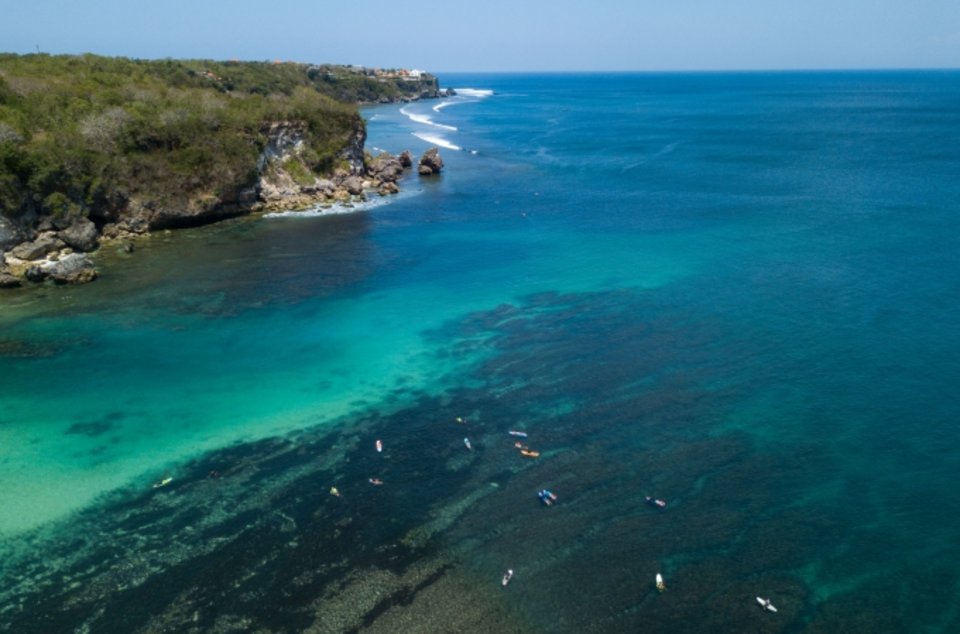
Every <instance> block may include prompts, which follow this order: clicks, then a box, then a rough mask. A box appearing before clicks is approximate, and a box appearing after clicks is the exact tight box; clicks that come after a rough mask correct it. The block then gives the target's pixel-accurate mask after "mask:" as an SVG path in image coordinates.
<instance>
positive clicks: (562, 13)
mask: <svg viewBox="0 0 960 634" xmlns="http://www.w3.org/2000/svg"><path fill="white" fill-rule="evenodd" d="M0 51H3V52H13V53H34V52H37V51H41V52H44V53H51V54H61V53H68V54H74V53H97V54H101V55H118V56H125V57H134V58H146V59H155V58H168V57H169V58H206V59H218V60H228V59H239V60H277V59H279V60H283V61H298V62H314V63H337V64H360V65H363V66H374V67H386V68H393V67H405V68H418V69H423V70H428V71H431V72H436V73H439V72H457V71H671V70H675V71H690V70H771V69H859V68H870V69H873V68H960V0H791V1H790V2H786V1H784V0H474V1H470V2H464V1H460V0H447V1H446V2H416V3H411V2H397V1H396V0H393V1H391V2H387V1H385V0H362V1H361V2H356V1H351V0H337V1H336V2H333V1H330V0H299V1H294V0H256V1H253V0H230V1H229V2H226V1H219V0H192V1H186V0H159V1H156V0H154V1H152V2H142V1H139V2H138V1H137V0H95V1H93V0H0Z"/></svg>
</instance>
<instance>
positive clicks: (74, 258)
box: [40, 253, 100, 284]
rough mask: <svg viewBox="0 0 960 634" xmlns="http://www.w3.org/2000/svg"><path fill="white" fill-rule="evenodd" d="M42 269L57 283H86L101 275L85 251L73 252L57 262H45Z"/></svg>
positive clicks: (41, 266)
mask: <svg viewBox="0 0 960 634" xmlns="http://www.w3.org/2000/svg"><path fill="white" fill-rule="evenodd" d="M40 270H41V271H43V273H44V274H45V275H46V277H49V278H50V279H52V280H53V281H54V282H56V283H57V284H86V283H87V282H92V281H93V280H95V279H97V277H99V275H100V273H99V272H98V271H97V269H96V267H94V266H93V261H92V260H91V259H90V258H89V257H87V256H86V255H84V254H83V253H71V254H70V255H65V256H63V257H62V258H60V259H59V260H57V261H56V262H44V263H43V264H41V265H40Z"/></svg>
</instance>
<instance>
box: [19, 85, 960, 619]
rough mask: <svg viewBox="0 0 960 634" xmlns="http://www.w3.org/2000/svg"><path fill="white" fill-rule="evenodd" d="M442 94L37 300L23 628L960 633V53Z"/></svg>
mask: <svg viewBox="0 0 960 634" xmlns="http://www.w3.org/2000/svg"><path fill="white" fill-rule="evenodd" d="M441 82H442V84H443V85H444V86H452V87H454V88H456V89H458V94H457V96H455V97H447V98H444V99H441V100H435V101H423V102H418V103H413V104H407V105H405V106H403V107H401V106H400V105H387V106H378V107H375V108H370V109H367V110H365V116H366V117H367V119H368V131H369V139H368V143H367V146H368V149H371V150H372V151H374V152H375V151H378V150H380V149H383V150H387V151H390V152H392V153H398V152H400V151H402V150H404V149H410V150H411V151H412V152H413V153H414V154H415V155H419V154H420V153H421V152H423V151H424V150H425V149H427V148H428V147H430V146H433V145H438V146H440V148H441V154H442V157H443V160H444V162H445V164H446V169H445V171H444V173H443V175H442V176H441V177H439V178H435V179H424V180H419V179H418V178H417V176H416V175H411V176H409V177H407V179H406V180H405V181H404V182H403V183H402V187H403V189H404V192H403V193H402V194H400V195H399V196H397V197H394V198H391V199H390V200H388V201H387V200H383V201H381V200H377V201H375V202H373V203H371V204H370V205H368V206H363V207H359V208H355V209H353V210H341V211H344V212H345V213H330V212H325V213H322V214H321V213H308V214H305V215H304V214H300V215H280V216H272V217H257V218H247V219H242V220H238V221H232V222H227V223H222V224H218V225H215V226H211V227H207V228H203V229H198V230H190V231H181V232H175V233H168V234H157V235H154V236H153V237H151V238H149V239H144V240H142V241H141V242H139V243H138V244H137V249H136V251H135V252H134V253H133V254H132V255H127V254H123V253H119V252H114V250H113V248H112V247H107V248H105V249H103V250H102V252H101V253H100V254H99V255H98V261H99V263H100V265H101V268H102V272H103V277H102V278H101V279H100V280H99V281H97V282H96V283H94V284H91V285H87V286H81V287H74V288H59V287H44V288H42V289H40V290H37V289H26V290H20V291H14V292H6V293H4V294H3V295H0V483H2V484H3V486H2V487H0V555H2V557H0V562H2V563H0V580H2V583H0V631H11V632H43V633H50V632H74V631H76V632H81V631H82V632H148V631H150V632H152V631H161V630H163V631H178V632H241V631H244V632H246V631H271V632H304V631H310V632H343V631H359V630H364V631H372V632H417V631H422V632H441V631H469V632H488V631H507V632H636V631H645V632H685V631H689V632H708V631H710V632H723V631H729V632H839V631H843V632H864V633H877V632H957V631H960V566H958V562H960V490H958V487H957V481H958V476H960V452H958V451H957V444H958V441H960V424H958V423H960V389H958V385H960V302H958V297H960V178H958V176H960V72H911V73H907V72H903V73H899V72H875V73H854V72H850V73H779V74H767V73H744V74H731V73H722V74H721V73H713V74H610V75H604V74H591V75H563V74H557V75H459V76H453V75H450V76H442V77H441ZM508 430H521V431H525V432H527V433H528V437H527V438H526V439H521V440H522V442H523V443H524V444H525V445H526V446H528V447H529V448H530V449H531V450H534V451H538V452H540V455H539V457H537V458H532V457H525V456H523V455H521V454H520V453H519V450H518V448H517V447H515V446H514V443H515V442H516V441H517V440H518V439H517V438H516V437H514V436H510V435H508V434H507V432H508ZM465 438H468V439H469V440H470V445H472V450H471V449H468V448H467V447H466V446H465V442H464V439H465ZM377 439H380V440H382V442H383V447H384V449H383V452H379V453H378V452H377V451H376V449H375V448H374V442H375V440H377ZM168 478H169V481H168V482H167V483H166V484H165V485H164V486H156V487H155V486H153V485H155V484H159V483H161V482H162V481H165V480H166V479H168ZM371 478H378V479H380V480H382V481H383V484H382V485H373V484H371V483H370V481H369V480H370V479H371ZM331 487H336V492H337V493H339V495H333V494H332V493H331ZM542 488H548V489H550V490H552V491H553V492H554V493H556V494H557V496H558V501H557V503H556V504H554V505H553V506H551V507H549V508H548V507H544V506H542V505H541V504H540V503H539V502H538V499H537V495H536V494H537V491H538V490H539V489H542ZM646 496H653V497H656V498H661V499H663V500H665V501H666V502H667V506H666V508H663V509H660V508H656V507H654V506H651V505H649V504H647V503H646V502H645V497H646ZM508 568H509V569H512V570H513V571H514V577H513V580H512V581H511V582H510V584H509V585H508V586H507V587H505V588H504V587H502V586H501V582H500V579H501V576H502V575H503V573H504V571H505V570H507V569H508ZM657 573H661V574H662V575H663V577H664V579H665V582H666V585H667V589H666V591H665V592H663V593H658V592H657V591H656V589H655V587H654V577H655V575H656V574H657ZM757 596H761V597H766V598H770V599H771V600H772V602H773V604H774V605H775V606H776V607H777V609H778V612H776V613H775V614H774V613H771V612H764V611H763V610H762V609H761V608H760V606H759V605H758V604H757V601H756V597H757Z"/></svg>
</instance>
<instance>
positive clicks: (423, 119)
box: [400, 108, 457, 132]
mask: <svg viewBox="0 0 960 634" xmlns="http://www.w3.org/2000/svg"><path fill="white" fill-rule="evenodd" d="M400 113H401V114H404V115H406V116H407V117H408V118H409V119H410V120H411V121H413V122H415V123H422V124H424V125H432V126H433V127H435V128H441V129H443V130H450V131H451V132H456V131H457V129H456V128H455V127H453V126H452V125H443V124H442V123H435V122H434V121H433V119H431V118H430V117H428V116H427V115H425V114H416V113H415V112H409V111H408V110H407V109H406V108H400Z"/></svg>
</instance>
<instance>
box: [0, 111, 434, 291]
mask: <svg viewBox="0 0 960 634" xmlns="http://www.w3.org/2000/svg"><path fill="white" fill-rule="evenodd" d="M269 139H270V142H269V143H268V145H267V147H266V148H265V149H264V151H263V153H262V154H261V156H260V160H259V162H258V172H259V177H258V180H257V182H256V184H255V185H254V186H253V187H250V188H247V189H243V190H239V191H235V192H230V193H228V194H226V195H223V196H220V197H214V196H211V197H209V198H206V199H202V200H193V201H191V203H190V204H189V205H187V206H186V207H184V208H179V207H178V208H173V207H168V206H166V205H164V204H163V203H162V202H159V201H150V200H147V201H144V200H127V201H123V203H124V204H121V205H118V206H116V207H115V208H112V209H101V210H96V214H95V215H93V216H92V218H87V217H81V216H76V217H66V218H56V217H46V218H36V219H30V222H28V223H25V224H26V226H24V225H23V224H21V225H17V224H14V223H13V222H11V221H10V220H8V219H6V218H4V217H2V216H0V289H2V288H17V287H20V286H23V285H24V284H30V283H45V282H52V283H54V284H85V283H87V282H92V281H93V280H95V279H97V277H98V276H99V272H98V270H97V268H96V265H95V262H94V259H93V258H92V257H91V255H94V254H95V252H96V251H97V249H99V248H100V247H101V245H102V244H104V243H111V242H112V243H118V244H119V245H120V246H121V248H123V249H124V250H126V251H128V252H132V251H133V250H134V243H133V241H132V240H133V238H135V237H137V236H141V235H144V234H148V233H150V232H151V231H157V230H164V229H172V228H184V227H195V226H201V225H204V224H209V223H211V222H217V221H219V220H224V219H227V218H232V217H237V216H242V215H247V214H251V213H258V212H271V211H282V210H298V209H306V208H310V207H315V206H317V205H333V204H337V203H349V202H360V201H363V200H367V198H368V197H369V196H371V195H380V196H389V195H392V194H396V193H398V192H399V191H400V186H399V185H398V182H399V181H400V180H401V179H402V178H403V177H404V176H405V175H406V174H408V173H409V172H411V171H412V169H413V166H414V159H413V155H412V154H411V153H410V152H409V151H404V152H403V153H401V154H400V155H399V156H393V155H391V154H389V153H386V152H383V153H381V154H379V155H377V156H370V155H369V154H367V153H366V152H365V151H364V142H365V140H366V132H365V130H364V129H363V128H362V127H360V128H358V129H357V130H356V132H355V134H354V136H353V138H352V139H351V140H350V143H349V144H348V146H347V147H346V148H345V149H344V150H343V152H342V153H341V159H342V161H341V165H340V167H338V168H337V169H336V170H335V171H334V172H333V174H331V175H330V176H329V177H328V178H323V177H319V176H317V175H315V174H314V173H313V172H312V171H311V170H310V169H309V167H307V165H306V162H305V159H304V156H303V153H304V149H305V144H304V141H303V130H302V128H301V125H300V124H297V123H292V122H278V123H274V124H271V126H270V130H269ZM442 168H443V160H442V159H441V158H440V155H439V151H438V149H437V148H431V149H429V150H427V151H426V152H425V153H424V154H423V156H422V157H421V158H420V160H419V162H418V163H417V173H418V174H420V175H421V176H432V175H436V174H439V173H440V171H441V169H442Z"/></svg>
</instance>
